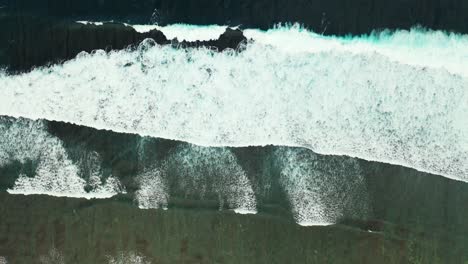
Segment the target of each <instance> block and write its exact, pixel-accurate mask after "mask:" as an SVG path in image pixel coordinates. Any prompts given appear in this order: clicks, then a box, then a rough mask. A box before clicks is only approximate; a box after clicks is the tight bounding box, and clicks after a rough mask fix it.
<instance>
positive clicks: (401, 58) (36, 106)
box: [0, 28, 468, 181]
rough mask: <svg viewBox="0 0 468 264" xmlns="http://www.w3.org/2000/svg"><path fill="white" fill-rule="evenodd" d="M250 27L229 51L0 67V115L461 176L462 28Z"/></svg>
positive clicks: (466, 84)
mask: <svg viewBox="0 0 468 264" xmlns="http://www.w3.org/2000/svg"><path fill="white" fill-rule="evenodd" d="M246 34H253V33H252V32H250V33H249V31H246ZM255 34H256V36H253V35H252V36H253V37H254V38H256V39H257V42H255V43H251V44H249V45H248V46H247V49H246V50H245V51H243V52H242V53H239V54H237V53H234V52H232V51H227V52H223V53H216V52H213V51H210V50H208V49H203V48H200V49H189V50H179V49H173V48H172V47H167V46H166V47H160V46H158V45H154V43H151V41H146V42H144V43H143V44H142V45H141V46H140V48H139V49H138V50H137V51H119V52H112V53H109V54H106V53H104V52H96V53H94V54H92V55H90V54H86V53H82V54H80V55H79V56H78V57H77V58H76V59H75V60H72V61H69V62H67V63H65V64H64V65H63V66H54V67H52V68H42V69H36V70H34V71H32V72H30V73H27V74H23V75H18V76H6V75H3V76H1V77H0V98H1V99H0V102H1V103H0V113H1V114H5V115H10V116H15V117H17V116H24V117H28V118H33V119H35V118H45V119H49V120H59V121H65V122H72V123H76V124H80V125H86V126H91V127H95V128H98V129H109V130H114V131H118V132H127V133H138V134H141V135H149V136H153V137H162V138H168V139H176V140H182V141H187V142H191V143H195V144H199V145H204V146H248V145H265V144H275V145H286V146H302V147H306V148H310V149H312V150H313V151H315V152H317V153H322V154H335V155H348V156H353V157H359V158H363V159H367V160H374V161H381V162H386V163H392V164H399V165H403V166H408V167H412V168H416V169H418V170H422V171H426V172H431V173H436V174H440V175H443V176H446V177H449V178H453V179H457V180H463V181H468V164H467V163H466V162H465V161H466V160H468V119H466V118H465V117H466V113H467V112H468V95H467V94H468V79H467V78H468V77H467V76H468V75H467V74H466V72H465V70H466V69H468V67H465V66H466V61H467V60H466V56H467V55H466V52H467V50H468V49H467V48H466V47H468V45H467V37H466V36H461V35H454V34H450V35H447V34H442V33H440V32H420V31H414V30H413V31H399V32H396V33H394V34H390V35H385V36H384V35H381V36H380V37H375V36H373V37H368V38H367V39H366V38H363V37H360V38H352V39H349V38H331V37H321V36H316V35H313V34H312V35H311V33H310V32H306V33H302V32H297V30H296V29H290V28H280V29H276V30H273V31H269V32H260V31H255ZM257 35H258V36H260V37H258V36H257ZM276 35H278V37H276ZM284 36H287V38H286V37H284ZM262 37H263V38H264V39H262ZM406 38H408V39H413V40H412V41H410V42H409V43H406V42H403V41H402V39H406ZM265 39H266V40H265ZM286 40H287V41H286ZM444 41H445V42H444ZM420 42H421V43H422V44H418V43H420ZM301 43H308V44H307V45H305V46H306V47H305V48H303V49H299V52H298V50H297V49H296V48H295V47H296V46H300V45H302V44H301ZM313 43H316V44H314V45H315V46H314V45H313ZM442 43H445V45H442ZM317 46H318V47H320V48H319V49H317V48H315V47H317ZM285 47H286V48H285ZM307 47H308V48H307ZM416 56H417V57H416Z"/></svg>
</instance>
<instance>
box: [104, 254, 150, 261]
mask: <svg viewBox="0 0 468 264" xmlns="http://www.w3.org/2000/svg"><path fill="white" fill-rule="evenodd" d="M107 259H108V263H109V264H151V261H149V260H148V259H147V257H145V256H144V255H142V254H140V253H138V252H133V251H130V252H120V253H118V254H117V255H116V256H107Z"/></svg>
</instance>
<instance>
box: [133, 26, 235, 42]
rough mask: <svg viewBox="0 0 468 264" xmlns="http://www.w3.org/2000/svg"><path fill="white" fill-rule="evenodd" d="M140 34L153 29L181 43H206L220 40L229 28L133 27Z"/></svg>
mask: <svg viewBox="0 0 468 264" xmlns="http://www.w3.org/2000/svg"><path fill="white" fill-rule="evenodd" d="M132 27H133V28H135V30H136V31H138V32H147V31H150V30H152V29H158V30H159V31H161V32H162V33H163V34H164V35H165V36H166V38H167V39H175V38H177V39H178V40H179V41H184V40H185V41H197V40H199V41H204V40H212V39H218V38H219V36H221V34H223V33H224V31H226V28H227V26H218V25H211V26H195V25H185V24H173V25H167V26H156V25H155V26H152V25H132Z"/></svg>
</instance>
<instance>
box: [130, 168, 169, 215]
mask: <svg viewBox="0 0 468 264" xmlns="http://www.w3.org/2000/svg"><path fill="white" fill-rule="evenodd" d="M136 180H137V182H138V184H139V186H140V188H139V189H138V191H136V193H135V198H136V200H137V202H138V207H139V208H140V209H158V208H162V209H167V204H168V196H169V195H168V190H167V186H166V183H165V180H164V179H163V177H162V173H161V171H160V170H159V169H152V170H147V171H145V172H143V173H142V174H140V175H138V176H137V178H136Z"/></svg>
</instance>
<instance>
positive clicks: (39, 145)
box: [0, 118, 122, 199]
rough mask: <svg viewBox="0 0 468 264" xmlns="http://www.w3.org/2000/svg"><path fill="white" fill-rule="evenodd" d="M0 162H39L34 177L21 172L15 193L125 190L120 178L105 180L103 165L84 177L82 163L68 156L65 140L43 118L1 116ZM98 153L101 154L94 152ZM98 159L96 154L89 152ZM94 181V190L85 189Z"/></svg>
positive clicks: (70, 194)
mask: <svg viewBox="0 0 468 264" xmlns="http://www.w3.org/2000/svg"><path fill="white" fill-rule="evenodd" d="M0 146H1V149H0V166H4V165H7V164H9V163H11V162H12V161H19V162H22V163H24V162H26V161H28V160H31V161H33V162H36V163H37V168H36V170H35V175H34V177H29V176H26V175H24V174H20V176H19V178H18V179H17V180H16V181H15V185H14V187H13V188H12V189H8V190H7V191H8V192H9V193H11V194H24V195H31V194H46V195H52V196H66V197H81V198H87V199H91V198H108V197H112V196H114V195H115V194H117V193H118V192H121V191H122V190H121V189H120V184H119V181H118V180H117V179H116V178H113V177H109V178H107V180H105V182H102V180H101V175H100V174H99V172H98V171H96V170H97V169H99V168H96V167H95V166H92V167H93V168H94V169H92V172H91V174H90V179H89V182H87V181H85V180H84V179H83V178H81V177H80V176H79V175H80V169H79V167H78V166H77V165H76V164H74V163H73V162H72V161H71V160H70V159H69V157H68V154H67V152H66V150H65V148H64V147H63V144H62V142H61V141H60V140H59V139H58V138H56V137H54V136H52V135H50V134H49V133H48V132H47V131H46V127H45V125H44V123H43V122H42V121H30V120H25V119H17V120H10V119H6V118H0ZM94 155H97V154H94ZM88 157H91V159H92V160H90V161H83V162H88V163H89V162H96V160H95V159H96V157H94V156H93V155H89V156H88ZM86 185H90V186H91V188H92V190H91V191H90V192H86V191H85V186H86Z"/></svg>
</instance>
